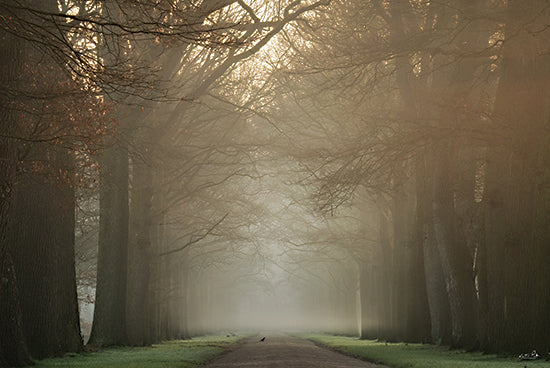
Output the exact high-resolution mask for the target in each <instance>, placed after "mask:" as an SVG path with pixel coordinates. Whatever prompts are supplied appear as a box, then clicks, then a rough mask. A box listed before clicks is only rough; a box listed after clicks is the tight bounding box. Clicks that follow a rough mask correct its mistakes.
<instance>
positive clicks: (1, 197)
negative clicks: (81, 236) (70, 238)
mask: <svg viewBox="0 0 550 368" xmlns="http://www.w3.org/2000/svg"><path fill="white" fill-rule="evenodd" d="M0 40H2V45H3V48H2V53H1V54H0V65H2V68H1V69H0V89H1V90H2V91H4V92H5V93H7V96H9V95H10V94H11V95H12V96H16V95H17V93H16V92H17V87H18V85H17V84H18V83H17V81H18V75H19V73H20V68H21V63H22V59H21V49H22V45H21V43H20V42H19V40H17V39H16V37H15V36H13V35H12V34H10V33H8V32H6V31H5V30H3V29H0ZM16 111H17V110H16V105H15V101H14V99H13V97H12V98H6V97H4V98H2V99H0V120H1V121H2V124H0V331H2V333H0V366H23V365H27V364H30V356H29V351H28V349H27V346H26V341H25V337H24V335H23V324H22V316H21V306H20V291H19V289H18V286H17V277H16V274H15V268H14V264H13V256H12V248H13V247H11V246H10V244H9V243H8V239H7V236H8V227H9V217H10V211H11V208H12V192H13V182H14V178H15V172H16V167H17V157H16V150H15V143H14V141H13V139H12V138H10V137H12V136H14V135H15V132H16V129H17V116H18V114H16Z"/></svg>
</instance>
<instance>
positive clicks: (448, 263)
mask: <svg viewBox="0 0 550 368" xmlns="http://www.w3.org/2000/svg"><path fill="white" fill-rule="evenodd" d="M437 147H438V148H439V149H437V150H436V152H437V155H436V157H438V160H437V161H436V163H435V167H434V181H433V193H434V197H433V202H432V206H433V207H432V209H433V226H434V227H433V229H434V238H435V241H436V244H437V247H438V251H439V255H440V260H441V265H442V268H443V274H444V275H445V285H446V288H447V293H448V297H449V306H450V311H451V323H452V344H453V345H454V346H457V347H464V346H470V347H471V346H475V345H476V336H477V333H476V325H475V315H476V313H477V307H476V298H475V287H474V277H473V259H472V257H471V256H470V254H469V252H468V251H467V248H466V244H465V242H464V239H463V237H461V236H460V235H461V234H460V230H459V229H458V224H457V223H458V221H457V219H456V215H455V209H454V192H453V183H454V177H453V175H452V170H451V167H452V165H453V162H454V159H455V155H454V154H453V153H454V152H455V149H454V148H453V144H452V143H449V142H448V141H446V142H442V143H440V144H438V145H437Z"/></svg>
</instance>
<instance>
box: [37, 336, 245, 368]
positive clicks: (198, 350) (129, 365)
mask: <svg viewBox="0 0 550 368" xmlns="http://www.w3.org/2000/svg"><path fill="white" fill-rule="evenodd" d="M241 338H242V337H225V336H222V335H220V336H204V337H196V338H193V339H190V340H175V341H167V342H163V343H161V344H155V345H152V346H147V347H113V348H105V349H101V350H100V351H97V352H93V353H81V354H71V355H67V356H65V357H63V358H51V359H44V360H41V361H38V362H36V365H35V367H36V368H51V367H58V368H59V367H61V368H190V367H196V366H197V365H198V364H201V363H204V362H207V361H209V360H210V359H213V358H214V357H216V356H217V355H219V354H221V353H222V352H224V351H225V350H227V349H229V348H230V347H231V346H232V345H234V344H236V343H237V342H238V340H240V339H241Z"/></svg>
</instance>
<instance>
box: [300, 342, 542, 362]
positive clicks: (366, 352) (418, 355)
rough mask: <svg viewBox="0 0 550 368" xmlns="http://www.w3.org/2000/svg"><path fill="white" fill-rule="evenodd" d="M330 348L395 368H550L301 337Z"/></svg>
mask: <svg viewBox="0 0 550 368" xmlns="http://www.w3.org/2000/svg"><path fill="white" fill-rule="evenodd" d="M298 337H301V338H303V339H308V340H311V341H313V342H315V343H317V344H320V345H323V346H326V347H328V348H330V349H334V350H337V351H340V352H342V353H344V354H347V355H351V356H354V357H357V358H360V359H363V360H368V361H371V362H376V363H378V364H383V365H386V366H389V367H393V368H524V367H527V368H550V362H548V361H545V360H533V361H520V360H519V359H517V358H512V357H501V356H497V355H494V354H483V353H470V352H465V351H462V350H450V349H449V348H447V347H443V346H436V345H429V344H404V343H396V344H394V343H388V344H387V345H386V343H384V342H376V341H371V340H359V339H358V338H356V337H343V336H333V335H323V334H300V335H298Z"/></svg>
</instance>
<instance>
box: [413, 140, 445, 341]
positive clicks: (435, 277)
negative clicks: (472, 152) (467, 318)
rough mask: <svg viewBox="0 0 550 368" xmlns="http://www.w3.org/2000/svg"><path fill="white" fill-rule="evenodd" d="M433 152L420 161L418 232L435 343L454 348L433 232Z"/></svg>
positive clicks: (418, 171) (417, 207)
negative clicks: (451, 345)
mask: <svg viewBox="0 0 550 368" xmlns="http://www.w3.org/2000/svg"><path fill="white" fill-rule="evenodd" d="M430 152H431V151H429V150H427V151H425V152H424V153H423V154H421V155H420V157H419V159H417V161H416V178H417V179H416V180H417V182H416V190H417V205H416V210H417V227H418V228H417V231H419V232H420V233H419V234H418V236H419V238H420V240H419V241H420V242H422V247H423V252H422V254H423V256H424V270H425V271H424V272H425V277H426V293H427V299H428V306H429V315H430V327H431V333H430V334H431V341H432V342H433V343H435V344H444V345H450V344H451V342H452V340H451V314H450V309H449V298H448V296H447V289H446V287H445V276H444V275H443V268H442V267H441V261H440V260H441V258H440V255H439V250H438V248H437V244H436V241H435V238H434V229H433V211H432V205H431V204H432V202H433V198H432V194H433V192H432V188H433V183H432V182H433V175H432V173H433V171H432V170H433V169H432V162H433V159H432V157H431V155H430Z"/></svg>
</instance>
